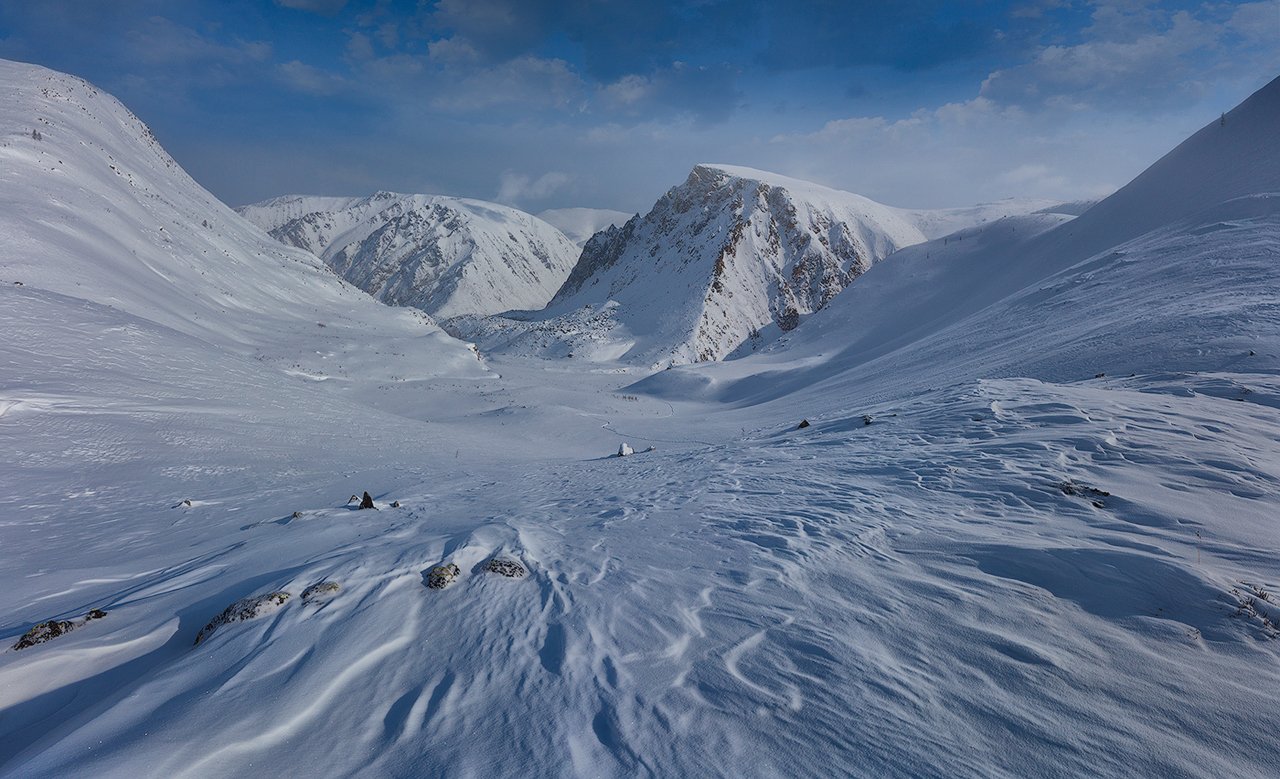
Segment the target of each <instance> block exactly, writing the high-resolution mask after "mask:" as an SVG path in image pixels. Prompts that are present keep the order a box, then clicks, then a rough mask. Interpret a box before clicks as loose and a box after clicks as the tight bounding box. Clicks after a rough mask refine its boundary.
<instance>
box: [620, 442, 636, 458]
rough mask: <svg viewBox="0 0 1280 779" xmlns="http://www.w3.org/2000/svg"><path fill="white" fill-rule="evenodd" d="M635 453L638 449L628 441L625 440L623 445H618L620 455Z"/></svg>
mask: <svg viewBox="0 0 1280 779" xmlns="http://www.w3.org/2000/svg"><path fill="white" fill-rule="evenodd" d="M635 453H636V450H635V449H632V448H631V445H630V444H628V443H626V442H623V443H622V444H621V445H619V446H618V456H619V457H630V456H631V455H633V454H635Z"/></svg>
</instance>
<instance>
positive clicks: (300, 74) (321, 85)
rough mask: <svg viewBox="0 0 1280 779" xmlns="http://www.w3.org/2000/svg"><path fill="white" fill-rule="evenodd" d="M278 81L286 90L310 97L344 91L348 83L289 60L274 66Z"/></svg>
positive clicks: (345, 80)
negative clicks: (302, 93)
mask: <svg viewBox="0 0 1280 779" xmlns="http://www.w3.org/2000/svg"><path fill="white" fill-rule="evenodd" d="M276 72H277V73H278V74H279V76H280V80H281V81H282V82H283V83H284V85H285V86H287V87H288V88H290V89H292V90H294V91H296V92H305V93H307V94H310V95H332V94H335V93H337V92H340V91H342V90H343V89H346V88H347V87H348V86H349V85H350V82H349V81H348V80H347V79H345V78H343V77H342V76H339V75H337V74H336V73H330V72H328V71H325V70H321V69H319V68H316V67H312V66H311V65H308V64H306V63H305V62H300V61H299V60H291V61H289V62H285V63H282V64H280V65H278V66H276Z"/></svg>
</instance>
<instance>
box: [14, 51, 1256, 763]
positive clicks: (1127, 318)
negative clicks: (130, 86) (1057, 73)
mask: <svg viewBox="0 0 1280 779" xmlns="http://www.w3.org/2000/svg"><path fill="white" fill-rule="evenodd" d="M1277 84H1280V82H1277ZM1277 84H1272V85H1271V86H1269V87H1268V88H1267V89H1265V90H1264V91H1263V92H1261V93H1259V95H1258V96H1256V97H1255V98H1253V99H1252V100H1251V101H1249V102H1248V103H1246V104H1244V105H1243V106H1241V107H1240V108H1238V109H1237V110H1236V111H1233V112H1231V113H1229V114H1228V115H1227V118H1228V121H1227V124H1226V125H1225V126H1218V125H1217V120H1216V119H1215V124H1214V125H1211V126H1210V127H1208V128H1206V130H1205V131H1202V133H1200V134H1197V135H1196V136H1194V137H1193V138H1192V139H1191V140H1189V141H1188V143H1187V144H1185V145H1184V146H1183V147H1180V148H1179V149H1178V150H1176V151H1175V152H1174V153H1173V154H1171V155H1170V157H1168V158H1166V160H1164V161H1162V162H1161V163H1158V164H1157V166H1154V167H1153V168H1152V169H1151V171H1149V172H1148V173H1147V174H1144V176H1143V177H1139V179H1137V180H1136V181H1135V182H1134V184H1133V185H1130V187H1127V188H1125V189H1122V190H1121V191H1120V192H1119V193H1117V194H1116V195H1114V196H1112V198H1109V199H1108V200H1106V201H1103V202H1102V203H1099V204H1098V205H1097V206H1095V207H1093V208H1091V209H1089V210H1088V211H1087V212H1085V213H1084V214H1083V215H1081V216H1079V217H1078V218H1075V219H1071V218H1070V217H1069V216H1065V215H1055V214H1015V215H1012V216H1010V217H1008V218H1004V219H995V220H988V221H987V222H985V223H982V224H980V225H976V226H970V227H969V228H966V229H965V230H964V231H962V232H961V233H960V234H958V235H950V236H947V237H946V238H944V239H941V240H938V241H930V242H924V243H919V244H918V245H914V246H911V247H908V248H906V249H903V250H901V251H899V252H897V253H895V254H893V255H891V256H889V257H888V258H887V259H885V260H883V261H881V262H879V263H877V264H875V265H874V266H873V267H871V269H870V270H868V271H867V272H866V273H864V274H863V275H861V276H860V277H859V278H858V279H857V280H856V281H855V282H854V283H853V284H852V285H850V286H849V287H848V288H847V289H846V290H844V292H842V293H840V294H839V295H837V296H835V297H834V298H833V299H832V300H831V301H829V303H828V305H826V306H825V307H824V308H823V309H822V310H820V311H818V312H816V313H814V314H812V315H811V316H808V317H807V318H806V319H805V321H803V322H802V323H801V324H800V326H799V327H797V328H796V329H794V330H791V331H790V332H788V333H783V334H779V335H778V338H777V340H775V341H773V342H772V343H770V344H768V345H767V346H766V347H763V348H762V349H760V350H759V351H757V352H756V353H755V354H752V355H750V356H745V357H743V358H742V359H736V360H731V361H727V362H720V363H706V364H701V365H698V366H687V367H676V368H673V369H671V370H665V371H661V372H658V373H656V374H652V375H649V372H648V371H647V369H645V368H644V367H641V366H637V365H635V364H632V363H627V362H617V361H604V360H602V361H588V360H583V359H579V358H578V357H575V358H573V359H568V358H567V355H565V356H564V359H534V358H526V357H520V356H518V355H515V354H497V355H494V356H492V357H487V358H486V360H485V362H484V363H481V362H480V361H479V360H477V359H476V355H475V353H474V352H472V351H471V350H470V349H468V348H467V347H466V345H465V344H463V343H461V342H457V341H453V340H452V339H450V338H448V337H447V336H445V335H443V334H442V333H441V332H440V331H439V330H438V329H437V328H435V327H434V325H433V324H432V323H431V320H430V318H429V317H427V316H426V315H425V314H421V313H419V312H413V311H410V310H405V309H393V308H387V307H383V306H380V305H379V304H377V303H376V302H375V301H373V300H372V299H371V298H370V297H368V296H367V295H365V294H363V293H361V292H358V291H356V290H354V289H353V288H352V287H350V286H349V285H347V284H345V283H343V282H342V281H340V280H339V279H337V277H335V276H333V275H332V274H330V273H329V272H328V271H327V270H326V269H325V268H324V267H322V266H321V265H320V264H319V263H318V262H317V261H316V259H315V258H314V257H313V256H311V255H309V254H306V253H305V252H301V251H299V250H293V249H288V248H284V247H279V246H275V245H273V244H272V243H271V241H270V239H269V238H267V236H265V235H264V234H262V233H261V232H260V231H258V230H257V229H256V228H253V227H251V226H250V225H248V224H247V223H245V222H243V221H241V220H240V219H239V217H237V216H236V215H235V214H233V213H232V212H230V211H228V210H226V209H225V208H223V207H221V206H220V205H219V204H217V203H216V202H215V201H214V200H213V199H212V197H211V196H209V195H208V194H207V193H205V192H204V191H203V190H200V189H199V188H198V187H197V186H196V185H195V183H194V182H192V181H191V180H190V179H189V178H186V177H185V174H182V173H181V171H180V170H179V169H177V168H176V166H172V165H171V164H170V165H166V164H165V160H167V159H168V158H167V157H166V156H163V154H162V152H160V151H159V150H158V147H155V146H154V145H152V144H149V143H147V142H146V141H145V138H146V133H145V131H144V130H143V129H141V127H140V125H139V124H138V123H137V122H136V120H134V119H132V117H131V116H129V115H127V114H126V113H124V112H123V109H122V108H120V107H119V105H118V104H116V103H115V102H114V101H111V100H109V99H108V98H106V96H105V95H101V94H100V93H99V94H96V95H93V96H92V97H91V96H90V91H89V90H90V89H91V88H89V87H88V86H87V85H84V84H83V83H82V82H78V81H75V80H72V79H69V78H68V77H65V76H61V75H58V74H53V73H51V72H49V71H45V70H43V69H39V68H34V67H31V66H25V65H16V64H11V63H6V64H0V143H3V144H4V145H3V146H0V155H3V156H4V160H5V162H4V165H2V166H0V199H3V203H4V208H3V209H0V236H3V237H4V239H5V240H4V241H0V281H3V282H4V283H3V284H0V329H2V332H4V334H5V338H3V339H0V440H3V442H4V447H5V451H6V458H5V459H4V460H3V461H2V462H0V577H2V578H3V580H4V581H5V582H7V583H8V586H7V587H6V588H5V589H4V591H3V592H0V639H3V642H2V643H3V644H4V645H5V646H8V645H11V644H12V643H14V642H15V641H16V640H17V639H18V637H19V636H21V635H22V634H24V633H25V632H26V631H27V630H29V629H30V628H32V627H33V626H35V625H37V624H39V623H41V622H45V621H48V620H68V621H70V620H79V619H81V618H82V617H83V615H85V614H86V613H88V612H89V611H90V610H91V609H95V608H100V609H102V610H104V611H105V612H106V615H105V616H104V617H102V618H100V619H95V620H92V621H89V622H86V623H85V624H82V625H78V626H77V627H76V629H75V630H74V631H72V632H69V633H66V634H64V635H61V636H58V637H57V638H55V639H53V640H51V641H48V642H46V643H43V644H39V645H36V646H32V647H28V648H25V649H23V650H21V651H14V650H6V651H0V775H4V776H15V777H16V776H21V777H24V779H25V778H26V777H43V776H64V775H68V774H70V775H86V776H127V775H139V774H142V775H160V776H201V777H204V776H215V777H216V776H228V777H230V776H245V775H290V776H292V775H307V774H312V775H317V774H318V775H326V776H328V775H353V774H359V775H368V776H434V775H460V776H474V775H481V774H485V775H507V774H515V773H525V774H530V775H556V776H561V775H571V776H593V777H594V776H619V777H621V776H635V775H644V774H659V775H696V776H725V775H753V776H755V775H788V776H827V775H830V774H832V773H837V774H858V775H871V776H887V777H896V776H901V777H908V776H910V777H920V776H939V777H941V776H947V777H956V776H973V777H979V776H981V777H1023V776H1058V775H1063V776H1080V775H1089V776H1093V775H1131V774H1136V775H1147V776H1191V777H1201V776H1202V777H1220V776H1233V777H1269V776H1275V775H1276V774H1277V773H1278V772H1280V760H1278V759H1277V757H1276V754H1277V751H1276V749H1275V746H1276V739H1275V735H1274V734H1275V733H1277V732H1280V709H1277V707H1276V706H1275V705H1274V692H1273V691H1274V690H1275V689H1276V688H1277V684H1280V663H1277V660H1280V641H1278V640H1277V638H1276V636H1277V631H1276V628H1275V625H1276V620H1277V618H1280V608H1277V607H1276V606H1275V603H1276V599H1277V598H1278V597H1280V596H1278V595H1277V594H1276V593H1277V587H1280V563H1278V562H1277V559H1276V556H1275V553H1274V550H1275V549H1276V548H1277V545H1278V544H1280V529H1278V528H1277V525H1276V523H1275V516H1276V513H1277V509H1278V508H1280V498H1278V497H1277V496H1278V495H1280V456H1278V453H1277V446H1276V442H1277V441H1278V440H1280V417H1278V416H1277V410H1278V409H1280V321H1278V319H1277V318H1278V317H1280V310H1277V308H1276V306H1275V300H1276V297H1277V290H1280V277H1278V276H1277V271H1276V270H1275V269H1276V268H1277V267H1280V262H1278V261H1280V213H1278V212H1277V209H1276V208H1275V204H1276V202H1277V200H1276V198H1274V197H1270V196H1269V195H1270V194H1271V193H1275V192H1280V176H1277V175H1276V173H1277V169H1276V167H1275V165H1276V164H1277V163H1274V161H1275V160H1276V159H1277V158H1280V155H1278V154H1277V151H1276V147H1275V144H1276V143H1277V139H1276V138H1275V135H1274V133H1273V132H1272V130H1273V128H1274V127H1275V126H1276V125H1275V122H1274V121H1273V119H1274V118H1275V112H1276V111H1277V110H1280V86H1278V85H1277ZM45 85H52V88H53V90H54V91H55V92H56V93H57V95H59V97H58V98H56V99H54V98H46V96H44V95H42V94H41V93H40V87H41V86H45ZM69 91H70V94H71V99H70V100H68V99H67V96H68V92H69ZM81 106H83V110H82V108H81ZM36 117H43V118H44V119H46V120H47V122H42V123H41V124H40V126H41V132H42V133H43V134H44V140H43V141H35V140H34V139H32V138H31V137H30V129H31V127H30V126H29V125H31V124H32V122H34V121H36ZM1233 125H1234V126H1233ZM1215 127H1218V130H1222V131H1228V130H1229V131H1230V132H1231V133H1232V134H1231V135H1230V136H1219V135H1214V134H1213V132H1217V131H1215V130H1214V128H1215ZM95 138H97V139H99V140H98V141H97V143H98V145H96V146H95V145H93V144H94V140H93V139H95ZM80 141H84V142H85V145H83V146H81V145H80ZM1220 141H1221V145H1220ZM1231 149H1237V150H1240V151H1239V153H1238V154H1234V153H1232V152H1231V151H1230V150H1231ZM106 154H109V155H111V158H112V160H111V161H109V162H110V163H111V164H116V165H117V167H118V168H123V169H125V170H127V171H129V172H130V173H132V177H133V180H134V182H135V184H130V183H129V180H128V177H127V176H125V175H123V174H122V175H121V176H117V175H116V174H114V173H112V172H111V171H110V169H109V168H106V173H105V174H104V173H102V170H100V168H105V164H100V163H101V162H102V161H103V159H104V155H106ZM1205 158H1209V159H1212V160H1213V163H1214V167H1212V168H1210V167H1207V166H1206V165H1205V163H1204V159H1205ZM59 159H61V160H63V166H62V167H64V168H68V170H69V172H63V171H59V170H58V168H59V166H58V163H57V160H59ZM169 162H170V163H171V161H169ZM50 168H53V170H50ZM1189 171H1194V172H1196V173H1198V174H1204V175H1205V176H1206V177H1207V178H1205V180H1204V181H1202V182H1200V184H1201V185H1200V186H1191V185H1189V184H1186V183H1185V182H1184V178H1185V177H1186V176H1187V175H1189V173H1188V172H1189ZM1210 173H1212V174H1213V175H1212V176H1209V174H1210ZM1210 178H1212V179H1213V180H1212V181H1210V180H1209V179H1210ZM806 202H807V201H806ZM107 207H110V208H111V209H112V211H111V212H110V214H108V213H107V212H106V210H105V209H106V208H107ZM1130 211H1132V214H1131V215H1130V217H1129V218H1126V214H1128V213H1129V212H1130ZM1161 213H1163V214H1165V215H1166V218H1164V219H1163V220H1162V219H1160V218H1158V214H1161ZM203 220H207V221H209V222H210V223H211V224H213V225H214V229H212V230H209V231H207V232H206V231H205V228H202V227H201V223H202V221H203ZM157 225H163V226H165V227H166V230H165V231H164V232H165V233H166V234H171V235H170V236H169V237H170V242H168V243H166V242H165V241H164V240H163V239H160V238H158V237H157V236H156V235H155V233H156V232H158V231H156V230H155V227H156V226H157ZM913 229H915V228H913ZM202 250H204V251H202ZM135 252H136V253H135ZM13 281H22V282H23V284H22V285H21V286H18V285H15V284H13V283H11V282H13ZM77 282H80V283H77ZM227 291H229V292H231V293H233V294H232V295H230V296H228V295H226V294H225V292H227ZM617 308H618V306H602V307H600V308H598V309H594V311H595V313H596V314H603V313H608V312H613V311H615V310H616V309H617ZM224 309H225V310H224ZM318 323H325V324H326V326H325V327H319V326H318ZM315 352H323V353H324V356H322V355H317V354H315ZM339 366H341V367H340V368H339ZM1098 374H1104V375H1101V376H1099V375H1098ZM1131 374H1132V375H1131ZM864 416H870V417H871V418H872V420H873V422H872V424H866V421H865V419H864ZM802 418H803V419H807V420H809V421H810V423H811V424H810V426H809V427H806V428H804V429H797V423H798V422H799V420H800V419H802ZM624 444H625V445H627V446H628V447H634V448H635V449H636V450H648V448H649V447H652V446H653V445H654V444H657V445H659V446H658V448H657V449H653V450H651V451H650V453H648V454H645V455H644V456H631V457H625V458H619V457H616V456H607V455H608V454H609V453H611V452H613V451H616V450H618V449H619V447H621V446H623V445H624ZM366 490H367V491H369V493H370V494H371V495H372V496H373V498H374V499H375V501H376V502H377V504H378V506H379V507H380V509H381V510H379V511H360V510H358V509H356V508H355V507H354V506H347V505H346V501H347V498H348V496H350V495H352V494H353V493H354V494H362V493H363V492H364V491H366ZM184 499H190V500H191V501H192V505H191V506H190V507H189V508H174V506H175V504H178V503H179V502H180V501H181V500H184ZM393 501H398V502H399V503H400V506H401V507H400V508H391V503H392V502H393ZM495 561H502V562H503V563H511V564H513V565H516V566H519V568H521V569H523V570H524V571H525V572H526V575H525V576H523V577H508V576H505V575H499V574H497V573H493V572H492V568H491V566H492V565H493V564H494V562H495ZM448 566H454V567H453V568H448ZM439 567H446V570H447V571H448V572H449V577H446V578H450V579H451V581H449V582H446V583H447V586H446V587H443V588H441V589H433V588H431V587H430V586H429V585H430V584H431V583H432V581H433V575H432V572H433V570H435V569H437V568H439ZM498 567H501V568H504V569H507V570H514V569H512V568H509V567H508V566H505V565H503V566H498ZM437 580H438V579H437ZM326 583H331V584H333V585H336V590H335V589H332V588H329V587H328V586H325V587H324V588H323V589H322V590H314V589H313V588H316V587H317V586H319V585H326ZM308 591H312V592H320V593H322V594H323V596H324V597H319V598H317V597H311V598H307V597H305V596H304V595H303V594H304V593H306V592H308ZM279 592H288V593H290V597H289V598H288V599H287V600H284V601H283V602H275V603H274V606H275V607H278V608H266V609H262V612H263V613H261V614H259V615H258V616H257V617H256V618H253V619H247V620H242V621H233V622H228V623H227V624H223V625H221V626H219V627H218V628H217V630H216V631H215V632H213V634H212V635H210V636H208V637H206V639H205V640H203V641H201V642H200V644H199V645H198V646H196V645H195V641H196V638H197V636H198V635H199V633H200V631H201V629H202V628H203V627H204V626H205V625H207V624H209V623H210V622H211V621H212V620H214V619H215V618H216V617H218V616H219V615H220V614H223V613H224V612H225V611H226V610H227V609H228V607H229V606H232V605H233V604H236V603H238V602H240V601H242V599H246V598H258V597H261V596H266V595H269V594H271V593H279ZM267 603H273V601H268V602H267ZM267 612H270V613H267Z"/></svg>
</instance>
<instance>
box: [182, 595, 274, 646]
mask: <svg viewBox="0 0 1280 779" xmlns="http://www.w3.org/2000/svg"><path fill="white" fill-rule="evenodd" d="M290 597H291V596H290V595H289V593H287V592H284V591H283V590H282V591H279V592H269V593H267V594H266V595H254V596H251V597H248V598H242V599H240V600H238V601H236V602H235V603H232V604H231V605H230V606H228V607H227V608H226V609H224V610H223V611H222V613H221V614H219V615H218V616H216V617H214V618H213V619H211V620H209V624H207V625H205V626H204V627H203V628H201V629H200V632H199V633H198V634H196V644H199V643H200V642H202V641H204V640H205V639H206V638H208V637H209V636H211V635H213V632H214V631H215V630H217V629H218V628H220V627H222V626H223V625H229V624H231V623H233V622H244V621H245V620H250V619H257V618H258V617H265V616H266V615H268V614H274V613H275V612H277V611H279V610H280V607H281V606H283V605H284V604H285V601H287V600H289V598H290Z"/></svg>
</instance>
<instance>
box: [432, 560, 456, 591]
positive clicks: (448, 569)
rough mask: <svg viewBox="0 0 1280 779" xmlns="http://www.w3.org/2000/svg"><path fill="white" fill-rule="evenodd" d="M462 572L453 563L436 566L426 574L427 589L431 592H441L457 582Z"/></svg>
mask: <svg viewBox="0 0 1280 779" xmlns="http://www.w3.org/2000/svg"><path fill="white" fill-rule="evenodd" d="M461 573H462V570H461V569H459V568H458V566H457V565H455V564H454V563H445V564H444V565H437V566H436V567H434V568H432V569H431V570H430V571H428V572H427V576H426V579H427V587H429V588H431V589H433V590H443V589H444V588H445V587H448V586H449V585H450V584H453V583H454V581H456V580H457V578H458V575H459V574H461Z"/></svg>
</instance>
